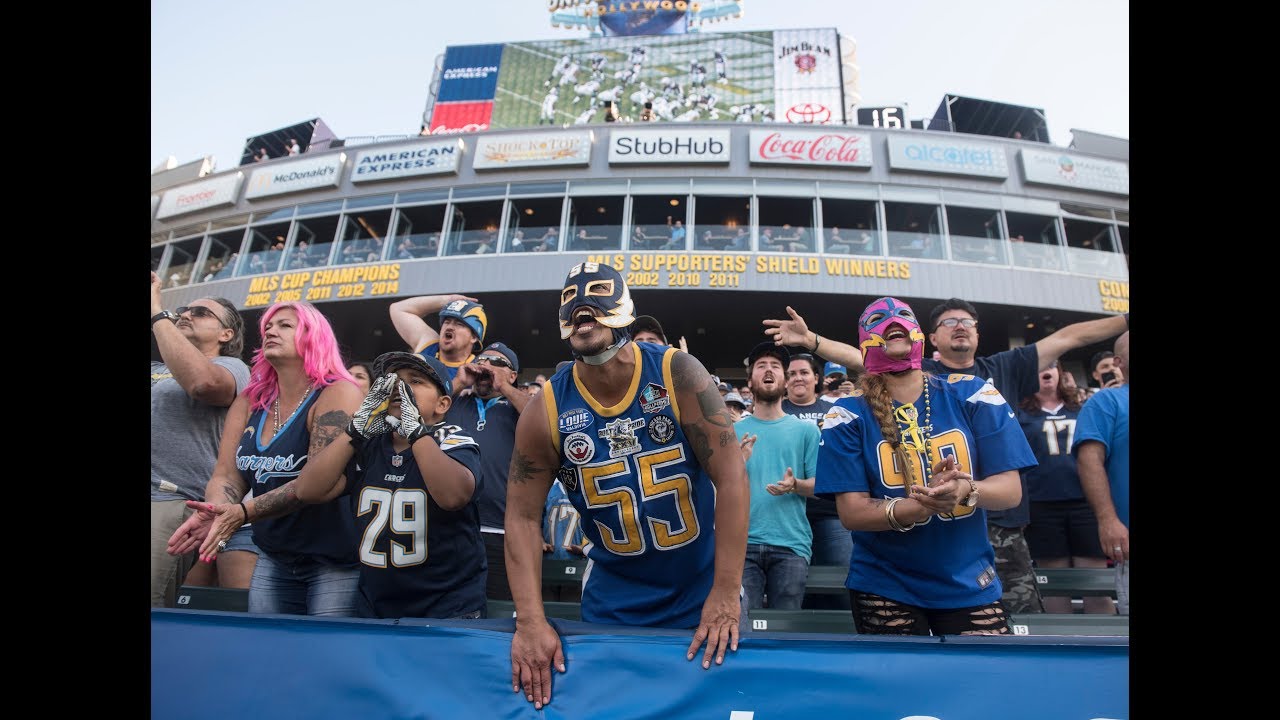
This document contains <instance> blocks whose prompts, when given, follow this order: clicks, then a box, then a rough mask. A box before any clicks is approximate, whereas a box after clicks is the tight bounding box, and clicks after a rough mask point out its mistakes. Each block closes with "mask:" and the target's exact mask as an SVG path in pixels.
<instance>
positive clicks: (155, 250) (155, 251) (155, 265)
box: [151, 245, 164, 273]
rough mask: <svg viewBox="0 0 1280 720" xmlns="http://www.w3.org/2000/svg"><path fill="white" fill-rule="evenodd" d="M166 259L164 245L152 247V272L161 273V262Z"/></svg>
mask: <svg viewBox="0 0 1280 720" xmlns="http://www.w3.org/2000/svg"><path fill="white" fill-rule="evenodd" d="M163 259H164V245H152V246H151V272H154V273H158V272H160V261H161V260H163Z"/></svg>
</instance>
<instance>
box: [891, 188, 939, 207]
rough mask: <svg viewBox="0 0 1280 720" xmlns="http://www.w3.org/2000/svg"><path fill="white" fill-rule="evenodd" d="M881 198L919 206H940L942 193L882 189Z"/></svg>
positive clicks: (913, 189) (933, 190) (921, 190)
mask: <svg viewBox="0 0 1280 720" xmlns="http://www.w3.org/2000/svg"><path fill="white" fill-rule="evenodd" d="M880 197H881V199H883V200H896V201H899V202H901V203H915V204H919V205H938V204H940V203H941V202H942V193H941V192H940V191H939V190H936V189H934V188H907V187H882V188H881V189H880Z"/></svg>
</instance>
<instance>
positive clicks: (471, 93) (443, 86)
mask: <svg viewBox="0 0 1280 720" xmlns="http://www.w3.org/2000/svg"><path fill="white" fill-rule="evenodd" d="M503 47H504V46H503V45H501V44H498V45H460V46H456V47H449V48H446V49H445V53H444V69H443V70H441V72H440V93H439V95H437V96H436V102H457V101H459V100H492V99H493V97H494V95H496V94H497V91H498V69H499V68H500V67H501V66H502V48H503Z"/></svg>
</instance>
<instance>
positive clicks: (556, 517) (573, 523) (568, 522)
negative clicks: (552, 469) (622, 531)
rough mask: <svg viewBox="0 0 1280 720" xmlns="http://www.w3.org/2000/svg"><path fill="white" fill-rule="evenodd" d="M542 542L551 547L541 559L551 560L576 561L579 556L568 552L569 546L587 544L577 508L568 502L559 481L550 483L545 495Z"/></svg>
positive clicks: (562, 485)
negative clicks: (549, 488) (547, 553)
mask: <svg viewBox="0 0 1280 720" xmlns="http://www.w3.org/2000/svg"><path fill="white" fill-rule="evenodd" d="M542 541H543V542H545V543H547V544H548V545H550V546H551V553H550V554H549V555H544V556H543V557H546V558H550V559H552V560H576V559H578V557H579V556H577V555H575V554H573V553H571V552H569V546H570V545H577V546H578V547H582V546H583V545H586V544H587V539H586V537H585V536H584V535H583V534H582V522H581V520H580V519H579V516H578V508H576V507H574V506H573V503H572V502H570V501H569V496H568V494H567V493H566V492H565V489H564V484H563V483H561V482H560V481H559V480H556V481H555V482H553V483H551V491H550V492H548V493H547V505H546V507H545V508H543V511H542Z"/></svg>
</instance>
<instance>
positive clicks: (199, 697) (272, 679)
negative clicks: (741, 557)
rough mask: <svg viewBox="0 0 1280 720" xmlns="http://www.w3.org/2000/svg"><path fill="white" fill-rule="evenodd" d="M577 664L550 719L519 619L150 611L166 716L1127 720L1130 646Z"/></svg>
mask: <svg viewBox="0 0 1280 720" xmlns="http://www.w3.org/2000/svg"><path fill="white" fill-rule="evenodd" d="M552 623H553V625H555V626H556V627H557V629H558V630H560V632H561V638H562V643H563V646H564V649H565V658H566V665H567V668H568V671H567V672H566V673H565V674H559V673H554V674H553V681H552V682H553V693H552V699H551V703H550V705H548V706H547V707H546V708H544V709H543V710H541V711H538V710H535V709H534V707H533V705H532V704H531V703H529V702H527V701H526V700H525V699H524V695H523V694H518V693H513V692H512V691H511V682H510V678H511V663H510V649H511V635H510V633H511V631H512V629H513V621H512V620H510V619H501V620H481V621H436V620H404V621H391V620H358V619H328V618H306V617H298V616H288V615H246V614H240V613H222V612H199V611H190V610H187V611H182V610H152V613H151V710H152V715H151V716H152V718H156V719H157V720H168V719H171V718H172V719H178V718H181V719H183V720H201V719H202V718H209V719H210V720H227V719H228V718H256V717H269V718H272V719H273V720H282V719H284V718H308V719H312V718H342V719H343V720H350V719H353V718H362V719H363V718H370V719H377V720H384V719H386V720H391V719H392V718H547V719H558V718H574V719H578V720H581V719H583V718H648V717H652V718H664V719H670V718H715V719H716V720H766V719H771V718H807V717H824V718H848V719H853V718H856V719H857V720H904V719H906V718H912V719H913V720H926V719H928V718H936V719H937V720H995V719H997V718H1036V720H1056V719H1058V718H1061V719H1062V720H1094V719H1102V718H1115V719H1124V718H1127V717H1128V716H1129V709H1128V706H1129V639H1128V638H1127V637H1107V638H1083V637H1024V636H1006V637H998V638H989V637H946V638H871V637H867V636H857V635H851V636H838V635H807V634H780V633H752V634H749V635H747V636H746V637H744V639H743V640H742V641H741V642H740V643H739V648H738V652H737V653H736V654H735V653H729V654H727V655H726V657H725V661H724V665H721V666H715V665H713V666H712V668H711V669H710V670H703V669H702V666H701V655H698V656H697V657H695V659H694V661H692V662H689V661H686V660H685V655H684V654H685V650H686V648H687V647H688V645H689V640H690V637H691V634H692V633H691V632H677V631H667V630H637V629H626V628H612V627H603V626H596V625H589V624H587V623H577V622H567V621H556V620H553V621H552Z"/></svg>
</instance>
